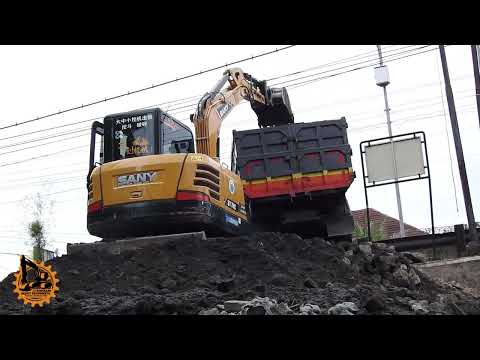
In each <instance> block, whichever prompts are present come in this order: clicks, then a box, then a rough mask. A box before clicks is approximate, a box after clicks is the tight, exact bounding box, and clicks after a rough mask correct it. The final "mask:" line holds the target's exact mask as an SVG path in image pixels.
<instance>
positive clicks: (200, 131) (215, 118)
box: [190, 68, 294, 159]
mask: <svg viewBox="0 0 480 360" xmlns="http://www.w3.org/2000/svg"><path fill="white" fill-rule="evenodd" d="M227 83H228V87H226V88H224V86H225V85H226V84H227ZM242 100H247V101H249V102H250V106H251V107H252V109H253V111H255V113H256V115H257V118H258V125H259V127H266V126H276V125H285V124H290V123H293V121H294V117H293V113H292V110H291V107H290V100H289V98H288V93H287V91H286V89H285V88H270V87H268V86H267V83H266V81H258V80H257V79H255V78H254V77H253V76H251V75H249V74H247V73H244V72H243V71H242V70H241V69H239V68H232V69H228V70H226V71H225V72H224V73H223V76H222V78H221V79H220V80H219V81H218V82H217V84H215V86H214V87H213V88H212V89H211V90H210V91H209V92H207V93H205V95H203V96H202V98H201V99H200V101H199V102H198V105H197V109H196V112H195V114H192V115H191V116H190V119H191V121H192V122H193V123H194V124H195V133H196V144H197V152H198V153H201V154H206V155H208V156H210V157H212V158H217V159H218V157H219V140H218V139H219V136H220V127H221V124H222V122H223V120H224V119H225V118H226V117H227V116H228V114H229V113H230V112H231V110H232V109H233V108H234V107H235V106H236V105H238V104H240V102H241V101H242Z"/></svg>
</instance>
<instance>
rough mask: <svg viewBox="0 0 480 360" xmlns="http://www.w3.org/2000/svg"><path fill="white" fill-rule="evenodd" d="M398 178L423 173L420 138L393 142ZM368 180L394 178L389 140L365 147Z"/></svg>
mask: <svg viewBox="0 0 480 360" xmlns="http://www.w3.org/2000/svg"><path fill="white" fill-rule="evenodd" d="M393 148H394V151H395V159H396V162H397V177H398V179H401V178H404V177H408V176H416V175H423V174H425V165H424V162H423V147H422V143H421V140H420V138H414V139H407V140H397V141H394V142H393ZM365 161H366V163H367V174H368V182H369V183H372V182H374V181H385V180H394V179H395V173H394V167H393V157H392V145H391V143H390V142H388V143H384V144H380V145H372V146H368V147H366V149H365Z"/></svg>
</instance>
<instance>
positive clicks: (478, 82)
mask: <svg viewBox="0 0 480 360" xmlns="http://www.w3.org/2000/svg"><path fill="white" fill-rule="evenodd" d="M471 47H472V60H473V77H474V78H475V98H476V99H477V114H478V119H479V121H480V70H479V67H480V62H479V59H478V54H479V52H480V47H479V46H478V45H471Z"/></svg>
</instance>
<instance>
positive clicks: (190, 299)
mask: <svg viewBox="0 0 480 360" xmlns="http://www.w3.org/2000/svg"><path fill="white" fill-rule="evenodd" d="M100 248H101V247H99V248H98V249H95V248H93V249H92V250H91V251H89V252H85V253H82V252H78V253H73V254H71V255H68V256H62V257H59V258H55V259H53V260H52V261H51V262H49V263H50V264H51V265H52V267H53V270H54V271H56V272H57V274H58V277H59V279H60V284H59V287H60V291H59V292H58V295H57V297H56V298H55V299H53V300H52V303H51V304H48V305H46V306H45V307H43V308H38V307H36V308H34V309H31V308H30V307H29V306H28V307H26V306H24V305H23V304H22V303H21V302H20V301H19V300H17V299H16V297H15V295H14V294H13V286H12V284H11V283H12V281H13V280H14V275H13V274H11V275H10V276H8V277H7V278H6V279H5V280H4V281H3V282H1V283H0V314H24V313H29V314H30V313H31V314H202V315H203V314H205V315H209V314H212V315H226V314H242V315H243V314H248V315H251V314H262V315H264V314H265V315H270V314H272V315H275V314H280V315H290V314H291V315H295V314H298V315H351V314H359V315H361V314H390V315H396V314H480V299H479V298H477V297H475V296H474V295H473V294H471V293H468V292H466V291H464V290H463V289H461V288H459V287H458V286H452V285H449V284H445V283H440V282H437V281H434V280H433V279H431V278H429V277H428V276H426V275H425V274H423V273H422V272H421V271H419V270H418V269H416V267H415V266H414V264H415V263H418V262H421V261H423V259H422V258H420V256H417V255H415V254H409V253H397V252H395V249H394V248H392V247H387V246H384V245H383V244H375V243H374V244H371V243H364V244H359V245H356V244H350V243H349V244H342V245H336V244H332V243H330V242H328V241H325V240H323V239H321V238H312V239H302V238H301V237H299V236H297V235H295V234H280V233H256V234H253V235H248V236H239V237H233V238H209V239H207V240H201V239H196V238H191V237H190V238H186V239H184V240H182V239H176V240H172V241H168V242H165V243H162V244H158V243H155V244H152V245H149V246H146V247H144V248H140V249H136V250H125V251H122V252H120V253H118V254H115V253H112V252H108V251H104V250H101V249H100ZM103 248H105V247H103Z"/></svg>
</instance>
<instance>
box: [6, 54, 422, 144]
mask: <svg viewBox="0 0 480 360" xmlns="http://www.w3.org/2000/svg"><path fill="white" fill-rule="evenodd" d="M411 46H412V45H409V46H406V47H411ZM427 46H429V45H427ZM424 47H425V46H424ZM403 48H405V47H403ZM403 48H401V49H403ZM417 49H418V48H417ZM417 49H414V50H417ZM394 50H395V51H397V50H399V49H394ZM394 50H393V49H392V50H390V52H391V51H394ZM408 51H412V50H408ZM400 53H402V52H398V51H397V52H396V53H395V54H391V55H389V56H392V55H398V54H400ZM351 58H355V56H354V57H350V58H347V59H351ZM342 61H344V60H339V61H337V62H336V63H341V62H342ZM333 63H335V62H333ZM333 63H332V64H333ZM354 65H355V64H354ZM323 66H324V65H323ZM349 66H352V65H349ZM318 67H322V65H320V66H317V67H313V68H318ZM347 67H348V66H347ZM313 68H310V69H313ZM343 68H344V67H343ZM339 69H341V68H339ZM337 70H338V69H337ZM304 71H306V70H300V71H297V72H296V73H300V72H304ZM329 71H333V70H329ZM318 74H319V73H317V74H312V75H309V76H315V75H318ZM290 75H291V74H288V75H282V76H278V77H276V78H275V79H279V78H282V77H286V76H290ZM302 78H305V77H302ZM298 79H301V78H297V79H293V80H289V81H295V80H298ZM294 85H295V84H294ZM196 97H197V96H192V97H187V98H183V99H178V100H172V101H169V102H165V103H160V104H155V105H150V106H145V107H142V108H139V109H146V108H149V107H154V106H158V105H162V104H167V103H170V104H174V103H177V105H179V104H180V103H186V102H188V101H186V100H189V99H193V98H196ZM372 97H373V96H372ZM179 102H180V103H179ZM195 105H196V101H195V102H194V103H193V104H191V105H184V106H181V107H177V108H173V109H171V111H173V110H178V109H183V108H187V109H188V110H185V111H180V112H178V113H181V112H186V111H191V110H194V107H195ZM137 110H138V109H137ZM98 119H102V117H96V118H91V119H88V120H84V121H77V122H74V123H70V124H65V125H61V126H58V127H64V126H70V125H75V124H78V123H82V122H86V121H92V120H98ZM186 120H188V119H186ZM58 127H52V128H48V129H42V130H38V131H35V132H30V133H25V134H20V135H16V136H11V137H7V138H3V139H0V140H6V139H9V138H13V137H18V136H23V135H27V134H32V133H36V132H40V131H46V130H49V129H57V128H58ZM78 131H80V130H78ZM63 134H64V135H68V134H69V133H63ZM59 136H61V134H55V137H59ZM51 137H53V136H51ZM42 139H48V138H41V139H34V140H31V141H30V142H33V141H40V140H42ZM26 143H29V141H26V142H24V143H18V144H15V145H10V146H16V145H20V144H26Z"/></svg>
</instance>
